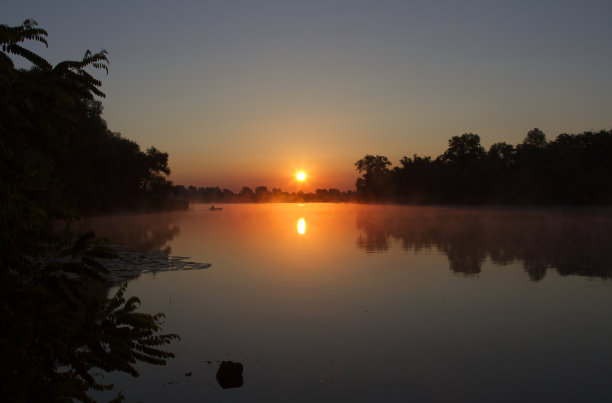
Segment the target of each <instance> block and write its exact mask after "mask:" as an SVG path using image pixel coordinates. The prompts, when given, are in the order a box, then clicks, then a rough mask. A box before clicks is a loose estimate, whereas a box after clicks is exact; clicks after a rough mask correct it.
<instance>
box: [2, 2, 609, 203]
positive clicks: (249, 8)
mask: <svg viewBox="0 0 612 403" xmlns="http://www.w3.org/2000/svg"><path fill="white" fill-rule="evenodd" d="M611 15H612V1H609V0H607V1H535V0H532V1H512V2H509V1H494V0H488V1H443V2H436V1H408V0H406V1H399V0H395V1H382V0H379V1H333V0H325V1H315V0H309V1H299V2H298V1H231V0H223V1H173V2H170V1H153V0H148V1H106V2H90V1H48V0H47V1H28V0H19V1H13V0H8V1H7V0H5V1H4V2H3V6H2V20H1V21H0V23H4V24H8V25H18V24H20V23H21V22H23V20H25V19H26V18H33V19H35V20H36V21H38V23H39V24H40V26H41V27H42V28H44V29H46V30H47V31H48V33H49V38H48V40H49V48H48V49H45V48H44V47H43V46H40V45H31V46H29V48H30V49H33V50H35V51H37V52H38V53H40V54H42V55H43V56H45V57H46V58H47V59H48V60H50V61H51V62H53V63H57V62H58V61H60V60H65V59H78V58H81V57H82V55H83V53H84V51H85V50H86V49H91V50H92V51H97V50H99V49H101V48H104V49H106V50H108V51H109V53H110V54H109V57H110V72H109V75H108V76H104V75H103V74H98V76H99V77H100V78H101V79H102V80H103V91H104V92H105V93H106V95H107V97H106V99H105V100H104V106H105V109H104V117H105V119H106V120H107V122H108V125H109V127H110V129H111V130H113V131H118V132H121V133H122V135H123V136H124V137H127V138H129V139H132V140H135V141H136V142H138V143H139V144H140V145H141V147H142V148H143V149H144V148H148V147H150V146H152V145H154V146H156V147H157V148H159V149H161V150H163V151H166V152H168V153H169V154H170V166H171V168H172V177H171V179H173V180H174V181H175V183H177V184H184V185H188V184H194V185H197V186H212V185H219V186H221V187H229V188H231V189H233V190H239V189H240V187H241V186H242V185H247V186H253V187H254V186H257V185H267V186H268V187H272V186H276V187H281V188H283V189H284V190H290V191H292V190H296V188H297V185H296V183H295V180H294V179H293V175H294V174H295V172H296V171H297V170H298V169H304V170H306V171H307V172H308V173H309V175H310V176H309V180H308V181H307V184H305V185H304V190H307V191H309V190H314V189H316V188H323V187H325V188H327V187H336V188H340V189H342V190H346V189H350V188H353V187H354V181H355V179H356V177H357V173H356V171H355V169H354V162H355V161H356V160H358V159H359V158H361V157H362V156H363V155H365V154H367V153H369V154H382V155H386V156H387V157H389V158H390V159H391V161H393V162H394V164H397V161H398V160H399V159H400V158H401V157H402V156H404V155H408V156H412V154H414V153H417V154H420V155H431V156H433V157H435V156H437V155H439V154H440V153H442V152H443V151H444V150H445V149H446V147H447V145H448V143H447V141H448V139H449V138H450V137H451V136H454V135H460V134H462V133H466V132H473V133H477V134H479V135H480V136H481V139H482V143H483V145H484V146H485V147H487V148H488V147H489V146H490V145H491V144H492V143H495V142H497V141H506V142H509V143H512V144H516V143H519V142H521V141H522V140H523V138H524V137H525V135H526V133H527V131H529V130H530V129H532V128H534V127H539V128H540V129H542V130H543V131H544V132H545V133H546V134H547V136H548V138H549V139H554V138H555V137H556V136H557V135H558V134H559V133H561V132H568V133H575V132H581V131H585V130H599V129H612V96H611V94H612V24H610V16H611Z"/></svg>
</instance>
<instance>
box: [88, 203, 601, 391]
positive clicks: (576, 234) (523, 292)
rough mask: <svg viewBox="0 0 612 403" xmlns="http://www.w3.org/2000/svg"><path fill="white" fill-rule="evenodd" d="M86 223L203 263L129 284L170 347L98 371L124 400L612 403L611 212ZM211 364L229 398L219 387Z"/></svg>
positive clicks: (275, 215)
mask: <svg viewBox="0 0 612 403" xmlns="http://www.w3.org/2000/svg"><path fill="white" fill-rule="evenodd" d="M87 224H88V225H92V226H93V227H94V228H96V229H97V231H98V234H99V235H106V236H109V237H111V238H113V239H114V240H116V241H117V242H120V243H124V244H130V245H131V246H133V247H136V248H143V249H147V248H159V249H163V248H169V249H170V253H171V254H172V255H178V256H189V257H190V258H191V259H192V260H195V261H199V262H207V263H211V264H212V266H211V267H210V268H208V269H205V270H194V271H175V272H163V273H157V274H143V275H141V276H139V277H137V278H135V279H134V280H132V281H131V282H130V284H129V287H128V293H129V294H130V295H137V296H139V297H140V298H141V300H142V302H143V305H142V308H141V310H143V311H146V312H158V311H163V312H165V313H166V322H165V325H164V330H165V331H166V332H173V333H178V334H180V336H181V338H182V340H181V341H180V342H175V343H173V344H172V345H171V346H170V347H169V349H170V350H171V351H173V352H175V354H176V358H174V359H172V360H170V361H169V362H168V365H166V366H163V367H155V366H150V365H139V366H138V369H139V371H140V377H138V378H132V377H131V376H129V375H125V374H111V375H107V376H106V378H105V379H106V380H109V381H112V382H114V383H115V393H116V392H118V391H119V390H121V391H123V393H124V394H125V395H126V397H127V401H145V402H155V401H185V402H192V401H193V402H196V401H198V402H199V401H215V402H240V401H245V402H246V401H248V402H264V401H287V402H313V401H334V402H335V401H351V402H361V401H363V402H367V401H372V402H378V401H385V402H406V401H418V402H421V401H460V402H461V401H465V402H492V401H496V402H500V401H504V402H516V401H533V402H541V401H554V402H559V401H576V402H579V401H602V402H603V401H612V378H611V374H612V315H611V313H612V282H611V281H610V280H609V278H610V277H611V276H612V257H611V255H610V252H611V248H612V211H610V210H605V209H600V210H523V209H482V208H436V207H410V206H371V205H352V204H305V205H298V204H252V205H240V204H229V205H224V206H223V210H222V211H210V210H209V205H194V206H192V208H191V210H190V211H185V212H173V213H163V214H146V215H137V216H112V217H101V218H96V219H90V220H88V221H87ZM223 360H231V361H235V362H240V363H242V365H243V368H244V372H243V380H244V381H243V385H242V386H241V387H236V388H229V389H223V388H221V386H220V385H219V384H218V382H217V380H216V378H215V374H216V372H217V369H218V366H219V362H220V361H223ZM186 374H189V375H190V376H186ZM94 396H97V397H101V396H102V395H95V394H94ZM104 396H108V395H104Z"/></svg>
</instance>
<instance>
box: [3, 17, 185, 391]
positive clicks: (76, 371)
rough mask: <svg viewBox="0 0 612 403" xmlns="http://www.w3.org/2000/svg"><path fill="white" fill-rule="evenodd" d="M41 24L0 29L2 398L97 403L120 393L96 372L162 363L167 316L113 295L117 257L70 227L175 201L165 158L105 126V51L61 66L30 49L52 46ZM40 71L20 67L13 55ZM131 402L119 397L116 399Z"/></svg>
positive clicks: (165, 355)
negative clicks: (82, 216) (99, 393)
mask: <svg viewBox="0 0 612 403" xmlns="http://www.w3.org/2000/svg"><path fill="white" fill-rule="evenodd" d="M46 37H47V32H46V31H45V30H44V29H42V28H39V27H38V26H37V24H36V22H35V21H33V20H26V21H25V22H24V23H23V24H22V25H20V26H15V27H11V26H7V25H4V24H3V25H0V47H1V49H0V294H1V295H2V303H1V304H0V322H1V323H2V331H1V332H0V356H1V357H2V364H0V368H1V369H2V380H1V381H0V400H1V401H5V402H9V401H10V402H13V401H48V402H56V401H62V402H64V401H74V400H75V399H76V400H81V401H92V399H91V398H90V397H89V396H88V395H87V391H88V390H90V389H97V390H105V389H111V388H112V385H110V384H104V383H102V382H101V380H100V378H96V377H94V376H93V371H94V370H98V371H99V370H103V371H107V372H110V371H115V370H118V371H124V372H127V373H129V374H132V375H134V376H136V375H138V372H137V371H136V369H135V368H134V364H135V363H136V362H137V361H142V362H146V363H150V364H155V365H163V364H164V363H165V362H166V360H167V359H168V358H171V357H173V354H172V353H170V352H167V351H164V350H161V349H159V347H160V346H163V345H165V344H168V343H170V342H171V341H172V340H174V339H176V338H178V336H177V335H174V334H162V333H161V331H162V329H161V327H160V326H161V323H162V320H163V314H161V313H159V314H154V315H150V314H145V313H141V312H137V311H136V310H137V308H138V306H139V305H140V301H139V300H138V298H137V297H131V298H127V297H125V296H124V293H125V287H126V286H125V285H123V286H122V287H120V288H119V290H118V291H117V292H116V293H115V294H114V296H111V297H107V295H106V294H107V292H108V283H107V280H108V274H109V270H108V269H107V268H106V267H104V266H103V265H102V264H101V263H100V261H101V260H100V259H107V258H112V257H114V256H115V252H114V251H113V250H112V249H111V248H109V247H108V246H106V244H105V243H104V242H102V241H101V240H98V239H96V238H95V236H94V234H93V233H91V232H89V233H85V234H80V235H79V234H76V233H74V232H73V231H71V229H70V225H71V223H72V222H73V221H74V220H75V219H76V218H77V212H80V213H83V212H100V211H109V210H111V209H120V208H143V207H147V208H148V207H157V206H163V205H166V204H167V200H170V199H169V198H168V195H169V192H170V191H171V189H172V184H171V183H170V182H169V181H167V180H166V176H167V175H168V174H169V172H170V170H169V168H168V165H167V161H168V155H167V154H165V153H162V152H160V151H158V150H157V149H155V148H150V149H148V150H147V151H146V152H142V151H141V150H140V148H139V146H138V145H137V144H136V143H134V142H132V141H130V140H127V139H124V138H122V137H121V136H120V135H119V134H118V133H113V132H111V131H110V130H108V128H107V126H106V122H105V121H104V120H103V119H102V104H101V103H100V102H99V101H98V100H97V99H96V97H103V96H104V94H103V92H102V91H101V90H100V87H101V82H100V81H99V80H97V79H96V78H94V77H93V76H92V75H91V74H90V73H89V72H88V71H87V69H88V68H93V69H98V70H100V69H101V70H105V71H108V58H107V53H106V51H104V50H102V51H100V52H97V53H92V52H90V51H87V52H86V53H85V55H84V57H83V58H82V59H81V60H74V61H73V60H68V61H63V62H60V63H58V64H57V65H55V66H52V65H51V64H50V63H49V62H47V61H46V60H45V59H43V58H42V57H41V56H39V55H37V54H36V53H34V52H32V51H30V50H28V49H26V48H24V47H23V46H22V43H23V42H25V41H34V42H38V43H42V44H44V45H45V46H46V45H47V40H46ZM15 56H17V57H21V58H24V59H25V60H27V61H28V62H30V63H31V64H32V67H31V68H29V69H20V68H17V67H15V64H14V62H13V60H12V57H15ZM122 398H123V395H122V394H121V393H119V395H118V396H117V400H121V399H122Z"/></svg>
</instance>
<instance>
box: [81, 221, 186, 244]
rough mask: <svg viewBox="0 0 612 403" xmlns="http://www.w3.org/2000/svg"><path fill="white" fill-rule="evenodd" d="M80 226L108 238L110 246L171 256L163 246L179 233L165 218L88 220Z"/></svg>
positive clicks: (177, 228)
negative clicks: (157, 251)
mask: <svg viewBox="0 0 612 403" xmlns="http://www.w3.org/2000/svg"><path fill="white" fill-rule="evenodd" d="M83 226H84V227H86V228H88V229H94V230H95V232H96V235H97V236H99V237H104V238H108V239H109V240H110V241H111V242H112V243H114V244H118V245H122V246H128V247H130V248H132V249H135V250H139V251H150V250H163V251H165V252H167V253H171V248H170V246H169V245H166V244H167V243H168V242H170V241H172V239H174V238H175V237H176V236H177V235H178V234H180V232H181V229H180V227H179V226H178V225H176V224H175V223H174V220H173V219H172V217H171V216H169V215H166V214H159V215H150V214H148V215H133V216H129V215H125V216H108V217H100V218H89V219H87V220H85V221H84V222H83Z"/></svg>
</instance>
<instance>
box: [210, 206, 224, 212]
mask: <svg viewBox="0 0 612 403" xmlns="http://www.w3.org/2000/svg"><path fill="white" fill-rule="evenodd" d="M209 210H210V211H219V210H223V207H215V206H214V205H212V206H210V208H209Z"/></svg>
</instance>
